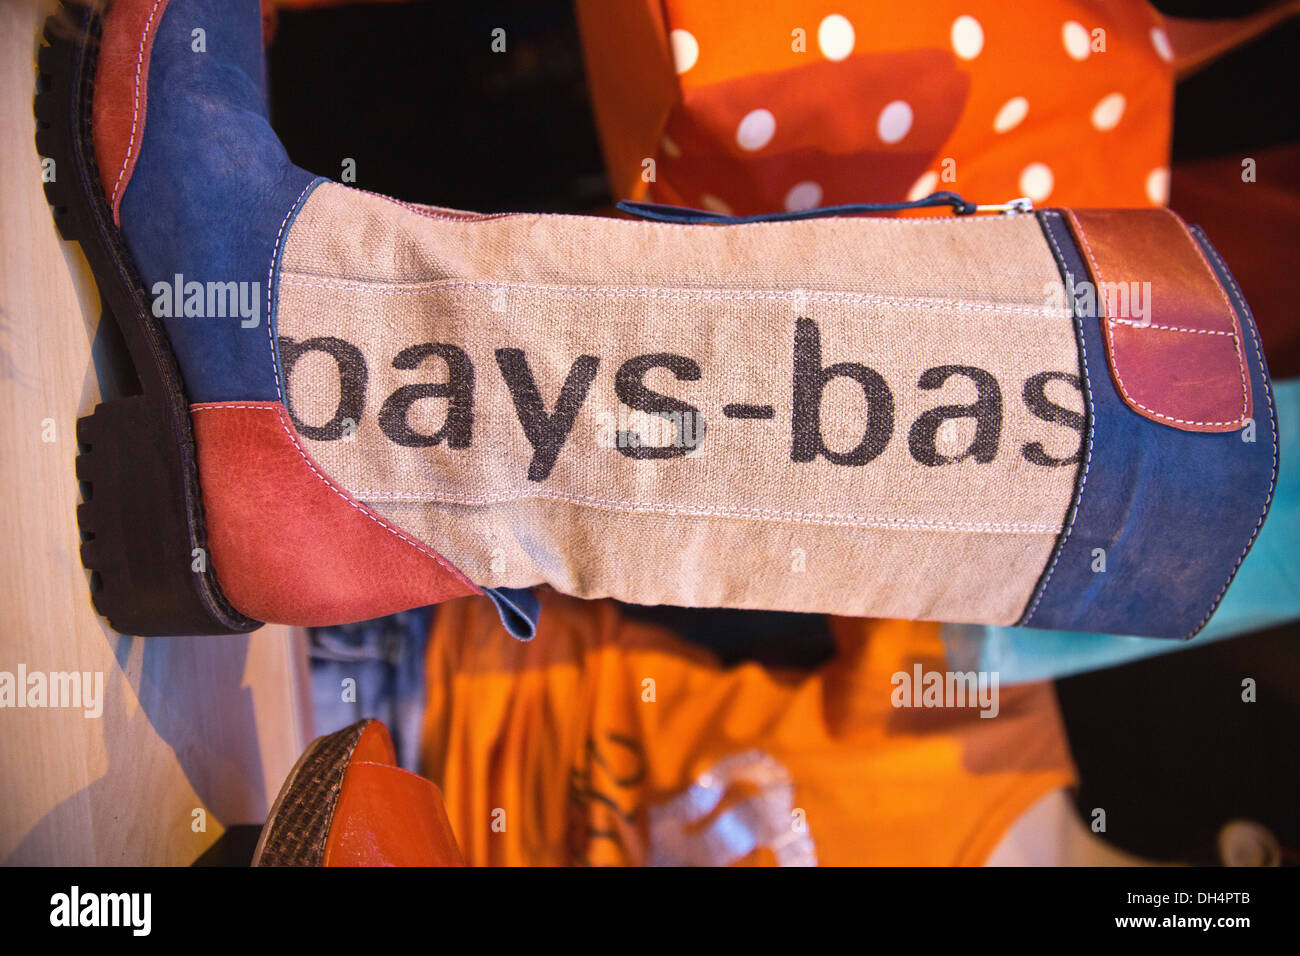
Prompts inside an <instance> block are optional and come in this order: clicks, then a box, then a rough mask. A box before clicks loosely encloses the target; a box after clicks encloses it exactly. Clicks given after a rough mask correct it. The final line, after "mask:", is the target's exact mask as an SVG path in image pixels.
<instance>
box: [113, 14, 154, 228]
mask: <svg viewBox="0 0 1300 956" xmlns="http://www.w3.org/2000/svg"><path fill="white" fill-rule="evenodd" d="M162 2H163V0H154V3H153V8H152V9H150V11H149V19H148V20H146V21H145V24H144V29H143V30H142V31H141V32H140V46H139V49H137V50H136V53H135V92H134V95H133V96H132V100H131V136H130V138H129V139H128V140H127V143H126V155H125V156H123V157H122V168H121V169H120V170H118V172H117V181H116V182H114V183H113V195H112V197H111V198H110V200H109V204H110V205H111V206H113V207H114V208H116V205H117V193H118V190H119V189H120V187H121V185H122V177H123V176H125V175H126V167H127V166H128V165H130V162H131V150H132V149H133V148H134V147H135V130H136V122H137V121H138V120H139V118H140V75H141V73H143V71H144V44H145V40H146V39H148V37H149V27H151V26H152V25H153V18H154V16H155V15H156V14H157V13H158V6H159V5H160V4H161V3H162Z"/></svg>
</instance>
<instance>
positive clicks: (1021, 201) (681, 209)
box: [617, 192, 1034, 226]
mask: <svg viewBox="0 0 1300 956" xmlns="http://www.w3.org/2000/svg"><path fill="white" fill-rule="evenodd" d="M617 205H618V208H619V209H620V210H621V211H622V212H625V213H628V214H629V215H632V216H638V217H640V218H642V219H649V220H651V221H652V222H670V223H679V224H683V225H695V224H703V223H712V224H715V225H728V226H736V225H744V224H745V223H751V222H790V221H794V220H799V219H824V218H827V217H829V216H856V215H861V214H863V213H880V212H900V211H902V210H905V209H926V208H933V207H936V206H950V207H952V211H953V215H956V216H973V215H975V214H976V213H982V212H984V213H999V214H1001V215H1004V216H1015V215H1018V214H1020V213H1025V212H1033V210H1034V204H1033V202H1032V201H1031V200H1030V199H1029V198H1028V197H1026V196H1020V197H1018V198H1016V199H1011V200H1008V201H1007V202H1003V203H991V204H987V205H977V204H975V203H973V202H968V201H967V200H965V199H963V198H962V197H961V196H959V195H957V194H956V193H951V192H937V193H931V194H930V195H929V196H926V197H925V198H924V199H913V200H909V201H907V202H860V203H848V204H846V205H842V206H822V207H820V208H816V209H799V210H794V211H790V212H772V213H762V214H760V215H755V216H732V215H728V214H726V213H719V212H713V211H711V210H708V209H690V208H688V207H686V206H668V205H663V204H660V203H648V202H630V201H627V200H624V201H623V202H620V203H618V204H617Z"/></svg>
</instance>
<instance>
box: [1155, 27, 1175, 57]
mask: <svg viewBox="0 0 1300 956" xmlns="http://www.w3.org/2000/svg"><path fill="white" fill-rule="evenodd" d="M1151 45H1152V46H1153V47H1155V48H1156V53H1157V54H1158V55H1159V57H1160V59H1162V60H1164V61H1165V62H1166V63H1172V62H1173V61H1174V47H1173V44H1171V43H1170V42H1169V34H1168V33H1166V32H1165V31H1164V30H1162V29H1160V27H1152V28H1151Z"/></svg>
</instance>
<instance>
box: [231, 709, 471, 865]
mask: <svg viewBox="0 0 1300 956" xmlns="http://www.w3.org/2000/svg"><path fill="white" fill-rule="evenodd" d="M464 865H465V858H464V857H463V856H461V852H460V848H459V847H458V846H457V845H456V837H455V835H454V834H453V833H452V832H451V824H450V823H449V822H448V820H447V811H446V810H445V809H444V807H443V802H442V794H441V793H440V792H439V790H438V788H437V787H436V786H434V784H433V783H432V782H431V781H429V780H426V779H425V778H424V777H421V776H419V775H418V774H414V773H411V772H410V771H408V770H403V769H402V768H401V767H398V766H397V754H396V752H395V751H394V750H393V741H392V738H391V737H389V735H388V728H387V727H385V726H384V725H383V724H381V723H380V722H379V721H377V720H361V721H358V722H357V723H355V724H353V725H352V726H351V727H345V728H344V729H343V730H340V731H337V732H336V733H332V734H329V735H328V736H325V737H318V738H316V740H314V741H312V744H311V746H309V747H308V748H307V750H306V752H305V753H304V754H303V755H302V757H300V758H299V760H298V763H297V764H296V765H295V766H294V768H293V770H292V771H291V772H290V773H289V779H288V780H286V781H285V784H284V786H283V787H282V788H281V789H280V795H279V796H278V797H277V798H276V800H275V805H274V806H272V807H271V812H270V814H269V815H268V817H267V820H266V826H264V827H263V828H262V836H261V839H259V840H258V841H257V850H256V851H255V852H254V853H253V866H464Z"/></svg>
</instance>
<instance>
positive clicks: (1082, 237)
mask: <svg viewBox="0 0 1300 956" xmlns="http://www.w3.org/2000/svg"><path fill="white" fill-rule="evenodd" d="M1165 211H1166V212H1168V210H1165ZM1065 214H1066V215H1068V216H1069V217H1070V222H1072V223H1073V224H1074V231H1075V233H1076V234H1077V235H1078V237H1079V241H1080V242H1081V243H1082V244H1083V249H1084V252H1085V253H1086V254H1087V256H1088V262H1089V264H1090V265H1091V266H1092V274H1093V278H1095V279H1096V280H1097V285H1099V286H1100V285H1101V284H1102V283H1103V281H1104V280H1103V279H1102V277H1101V270H1100V269H1099V268H1098V267H1097V259H1096V257H1095V256H1093V254H1092V246H1090V245H1089V244H1088V234H1087V233H1086V232H1084V230H1083V226H1082V225H1080V224H1079V220H1078V218H1077V217H1076V216H1075V215H1074V210H1072V209H1067V210H1065ZM1170 215H1171V216H1172V215H1173V213H1170ZM1174 218H1175V219H1176V220H1177V221H1178V223H1179V225H1181V226H1183V230H1182V231H1183V234H1184V235H1185V236H1187V240H1188V242H1190V243H1192V245H1193V246H1195V245H1196V240H1195V239H1193V238H1192V237H1191V234H1190V233H1189V232H1188V231H1187V227H1186V226H1185V225H1183V222H1182V220H1181V219H1178V217H1177V216H1174ZM1197 253H1198V254H1199V255H1200V257H1201V263H1202V264H1203V265H1204V266H1205V268H1206V269H1207V270H1209V271H1210V278H1211V280H1212V281H1213V282H1214V286H1215V288H1217V289H1218V290H1219V294H1220V295H1222V296H1223V304H1224V305H1225V306H1227V308H1228V313H1229V315H1230V316H1231V317H1232V321H1233V327H1234V328H1236V321H1237V320H1236V315H1235V313H1233V311H1232V303H1230V302H1229V301H1228V297H1227V295H1226V294H1224V292H1223V287H1222V286H1221V285H1220V284H1219V281H1218V279H1217V278H1216V277H1215V275H1214V272H1213V270H1210V264H1209V263H1208V262H1206V261H1205V255H1204V253H1201V252H1200V248H1199V247H1197ZM1100 305H1101V303H1100V302H1099V303H1098V306H1100ZM1102 320H1103V321H1102V324H1103V325H1104V326H1105V328H1106V341H1107V343H1108V344H1109V346H1110V356H1111V362H1110V368H1111V370H1112V371H1113V372H1114V373H1115V384H1117V385H1118V386H1119V390H1120V393H1121V394H1122V395H1123V396H1124V401H1126V402H1127V403H1128V404H1129V405H1132V406H1133V407H1135V408H1140V409H1142V410H1143V411H1144V412H1149V413H1150V414H1152V415H1154V416H1155V417H1156V418H1160V419H1163V420H1164V421H1167V422H1174V423H1175V424H1178V425H1200V426H1218V425H1233V426H1237V425H1244V424H1245V421H1246V410H1247V408H1248V405H1249V396H1250V392H1249V391H1248V390H1247V389H1246V385H1245V383H1246V362H1245V358H1244V357H1243V356H1242V354H1241V343H1240V342H1239V341H1238V339H1237V337H1236V336H1235V335H1234V336H1233V343H1234V346H1235V349H1236V354H1237V365H1238V369H1239V371H1240V372H1241V376H1242V379H1241V381H1242V395H1243V396H1244V400H1243V402H1242V406H1241V417H1240V418H1238V419H1233V420H1229V421H1222V422H1208V421H1207V422H1197V421H1191V420H1190V419H1186V418H1174V417H1173V416H1172V415H1166V414H1165V413H1164V412H1159V411H1156V410H1155V409H1154V408H1148V407H1147V406H1146V405H1143V404H1142V403H1141V402H1139V401H1138V400H1137V399H1136V398H1134V397H1133V396H1132V395H1130V394H1129V393H1128V389H1127V388H1126V387H1125V385H1124V375H1123V373H1122V372H1121V371H1120V367H1119V362H1117V361H1116V360H1115V326H1114V324H1113V323H1112V321H1111V318H1110V316H1103V317H1102Z"/></svg>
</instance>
